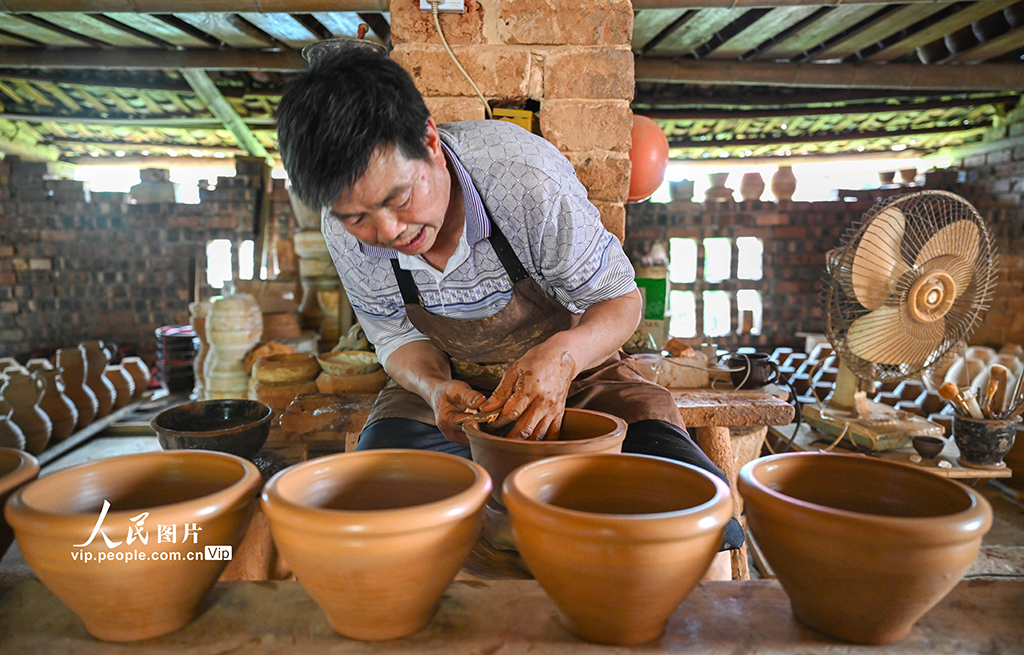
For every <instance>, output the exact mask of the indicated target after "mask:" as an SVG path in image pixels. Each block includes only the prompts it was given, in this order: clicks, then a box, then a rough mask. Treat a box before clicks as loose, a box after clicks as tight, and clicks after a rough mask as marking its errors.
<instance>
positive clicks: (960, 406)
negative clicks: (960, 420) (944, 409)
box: [939, 382, 971, 416]
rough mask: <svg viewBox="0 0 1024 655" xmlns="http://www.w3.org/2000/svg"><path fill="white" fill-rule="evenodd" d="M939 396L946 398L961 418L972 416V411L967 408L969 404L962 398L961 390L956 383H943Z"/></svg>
mask: <svg viewBox="0 0 1024 655" xmlns="http://www.w3.org/2000/svg"><path fill="white" fill-rule="evenodd" d="M939 395H940V396H942V397H943V398H945V399H946V401H947V402H949V404H950V405H952V406H953V409H954V410H955V411H956V413H957V414H959V415H960V416H970V415H971V410H970V409H968V408H967V404H966V403H965V402H964V400H963V398H961V397H960V389H958V388H957V386H956V383H955V382H943V383H942V386H940V387H939Z"/></svg>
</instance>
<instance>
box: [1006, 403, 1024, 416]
mask: <svg viewBox="0 0 1024 655" xmlns="http://www.w3.org/2000/svg"><path fill="white" fill-rule="evenodd" d="M1022 409H1024V398H1021V399H1020V400H1018V401H1017V404H1016V405H1014V406H1013V407H1011V408H1010V411H1008V412H1006V413H1005V414H1003V418H1004V419H1011V418H1013V417H1014V416H1020V411H1021V410H1022Z"/></svg>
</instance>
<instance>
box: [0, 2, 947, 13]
mask: <svg viewBox="0 0 1024 655" xmlns="http://www.w3.org/2000/svg"><path fill="white" fill-rule="evenodd" d="M9 1H10V0H9ZM22 1H27V0H22ZM49 1H50V2H53V1H55V0H49ZM947 1H948V0H899V1H898V2H880V0H633V11H641V10H643V9H680V8H683V7H685V8H687V9H706V8H711V7H729V8H733V7H749V8H753V7H801V6H816V7H830V6H835V5H838V4H840V3H842V4H844V5H893V4H896V5H904V4H924V3H940V2H947ZM2 4H3V0H0V6H2Z"/></svg>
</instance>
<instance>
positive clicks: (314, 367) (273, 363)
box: [252, 353, 320, 384]
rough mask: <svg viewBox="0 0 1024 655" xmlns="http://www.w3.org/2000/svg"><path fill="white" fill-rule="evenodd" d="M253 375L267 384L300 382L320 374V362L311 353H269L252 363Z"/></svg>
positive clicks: (312, 379)
mask: <svg viewBox="0 0 1024 655" xmlns="http://www.w3.org/2000/svg"><path fill="white" fill-rule="evenodd" d="M252 375H253V377H254V378H256V381H257V382H263V383H265V384H300V383H303V382H312V381H314V380H316V376H318V375H320V363H319V362H317V358H316V356H314V355H311V354H309V353H282V354H278V355H268V356H267V357H262V358H260V359H258V360H256V363H255V364H253V365H252Z"/></svg>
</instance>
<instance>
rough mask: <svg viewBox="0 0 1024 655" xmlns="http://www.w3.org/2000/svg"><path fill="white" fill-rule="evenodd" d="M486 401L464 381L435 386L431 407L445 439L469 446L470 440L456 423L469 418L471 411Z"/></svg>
mask: <svg viewBox="0 0 1024 655" xmlns="http://www.w3.org/2000/svg"><path fill="white" fill-rule="evenodd" d="M484 400H485V398H484V395H483V394H482V393H480V392H479V391H477V390H475V389H473V388H472V387H471V386H469V385H468V384H466V383H465V382H463V381H462V380H448V381H446V382H441V383H439V384H437V385H435V386H434V387H433V390H432V394H431V397H430V407H431V408H432V409H433V410H434V420H435V421H436V422H437V427H438V429H439V430H441V434H443V435H444V438H445V439H447V440H448V441H454V442H455V443H461V444H468V443H469V440H468V439H467V438H466V435H465V433H464V432H463V431H462V426H461V425H456V423H455V421H456V420H457V419H459V418H462V417H465V416H468V415H469V412H470V410H475V409H477V408H478V407H479V406H480V404H481V403H483V402H484Z"/></svg>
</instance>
